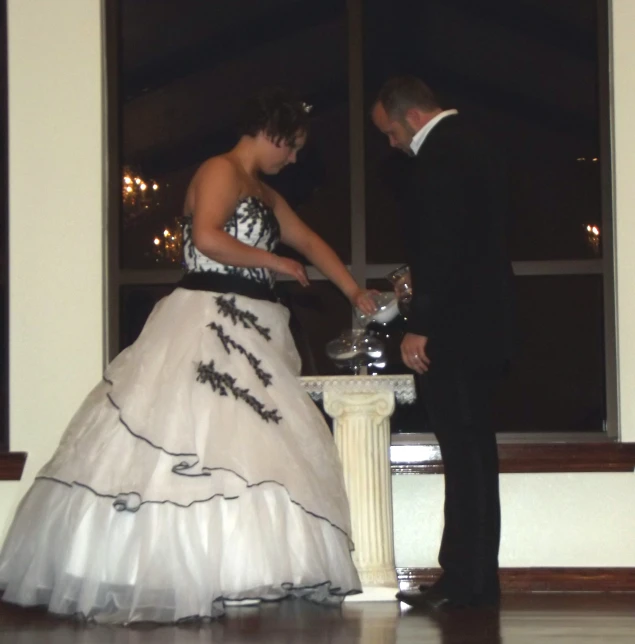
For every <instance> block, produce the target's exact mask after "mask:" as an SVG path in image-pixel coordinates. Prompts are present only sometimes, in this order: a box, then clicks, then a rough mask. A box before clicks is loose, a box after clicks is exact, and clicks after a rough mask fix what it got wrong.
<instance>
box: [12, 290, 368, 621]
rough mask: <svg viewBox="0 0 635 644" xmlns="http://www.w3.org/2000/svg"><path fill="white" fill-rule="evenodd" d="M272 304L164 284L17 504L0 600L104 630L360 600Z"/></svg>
mask: <svg viewBox="0 0 635 644" xmlns="http://www.w3.org/2000/svg"><path fill="white" fill-rule="evenodd" d="M299 369H300V361H299V357H298V353H297V351H296V348H295V345H294V343H293V339H292V337H291V334H290V332H289V329H288V311H287V309H285V308H284V307H283V306H281V305H280V304H276V303H273V302H268V301H263V300H257V299H253V298H248V297H244V296H240V295H231V294H219V293H210V292H205V291H190V290H185V289H181V288H179V289H176V290H175V291H174V292H173V293H172V294H171V295H169V296H168V297H166V298H164V299H163V300H161V301H160V302H159V303H158V304H157V306H156V307H155V308H154V310H153V312H152V314H151V315H150V317H149V319H148V321H147V323H146V325H145V327H144V329H143V331H142V333H141V335H140V337H139V339H138V340H137V341H136V342H135V343H134V344H133V345H132V346H131V347H129V348H128V349H126V350H125V351H123V352H122V353H121V354H120V355H119V356H118V357H117V358H116V359H115V360H114V361H113V362H112V363H111V364H110V365H109V367H108V368H107V370H106V373H105V375H104V379H103V381H102V382H101V383H100V384H98V385H97V386H96V387H95V389H93V391H92V392H91V393H90V394H89V395H88V397H87V398H86V400H85V401H84V403H83V405H82V406H81V407H80V409H79V410H78V412H77V413H76V415H75V416H74V418H73V419H72V420H71V423H70V425H69V427H68V428H67V430H66V432H65V433H64V435H63V437H62V440H61V442H60V445H59V447H58V448H57V450H56V452H55V454H54V455H53V457H52V459H51V460H50V461H49V462H48V463H47V464H46V465H45V466H44V467H43V468H42V470H41V471H40V472H39V474H38V476H37V477H36V480H35V482H34V484H33V486H32V487H31V489H30V490H29V492H28V493H27V494H26V496H25V498H24V499H23V500H22V502H21V504H20V506H19V508H18V511H17V514H16V517H15V519H14V521H13V524H12V526H11V528H10V530H9V534H8V536H7V539H6V541H5V544H4V547H3V549H2V552H1V554H0V589H4V600H5V601H10V602H14V603H18V604H22V605H42V604H44V605H47V606H48V608H49V610H50V611H52V612H54V613H59V614H64V615H79V616H81V617H83V618H87V619H94V620H96V621H100V622H110V623H129V622H134V621H146V620H148V621H157V622H174V621H179V620H185V619H189V618H198V617H210V618H213V617H218V616H220V615H222V614H223V612H224V606H225V604H226V602H227V601H229V600H234V601H236V600H247V599H253V600H264V601H269V600H279V599H282V598H286V597H290V596H302V597H306V598H308V599H311V600H313V601H318V602H327V603H339V602H341V601H342V598H343V597H345V596H346V595H347V594H351V593H355V592H360V587H361V585H360V581H359V578H358V575H357V572H356V570H355V567H354V565H353V562H352V558H351V550H352V547H353V545H352V542H351V539H350V516H349V508H348V501H347V498H346V493H345V489H344V482H343V476H342V471H341V464H340V461H339V458H338V454H337V451H336V448H335V445H334V442H333V440H332V437H331V434H330V432H329V429H328V427H327V425H326V423H325V422H324V419H323V417H322V415H321V414H320V412H319V410H318V409H317V408H316V407H315V405H314V403H313V402H312V401H311V399H310V398H309V397H308V396H307V395H306V394H305V393H304V391H303V390H302V388H301V386H300V384H299V382H298V379H297V377H298V374H299Z"/></svg>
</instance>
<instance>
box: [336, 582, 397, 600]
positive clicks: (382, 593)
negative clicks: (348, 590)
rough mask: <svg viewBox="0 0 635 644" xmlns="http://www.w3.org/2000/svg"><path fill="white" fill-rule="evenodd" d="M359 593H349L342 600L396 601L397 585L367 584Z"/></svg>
mask: <svg viewBox="0 0 635 644" xmlns="http://www.w3.org/2000/svg"><path fill="white" fill-rule="evenodd" d="M362 590H363V591H364V592H362V593H360V594H359V595H349V596H348V597H346V599H345V600H344V601H345V602H346V603H347V604H348V603H358V602H396V601H397V596H396V595H397V593H398V592H399V587H398V586H395V587H394V588H387V587H386V586H367V587H366V588H363V589H362Z"/></svg>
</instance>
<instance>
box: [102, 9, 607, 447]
mask: <svg viewBox="0 0 635 644" xmlns="http://www.w3.org/2000/svg"><path fill="white" fill-rule="evenodd" d="M107 7H108V8H109V11H110V12H111V13H110V24H112V25H115V27H114V30H113V32H112V34H111V36H110V41H111V42H110V43H109V46H110V49H111V51H110V54H109V60H110V64H111V76H110V77H111V83H112V91H111V100H113V99H112V97H113V96H115V95H116V94H117V92H118V98H117V99H116V102H117V105H118V111H119V115H120V116H119V123H118V126H117V128H118V131H119V132H120V134H121V136H120V138H119V139H118V143H119V146H120V149H119V154H118V156H119V157H120V159H121V163H119V162H118V161H116V160H115V161H113V169H112V173H113V176H115V177H117V180H116V182H115V183H116V184H117V185H116V186H115V187H113V188H112V189H113V195H115V192H116V195H115V199H114V201H116V207H114V208H113V210H112V212H113V217H112V218H113V221H111V241H110V249H111V268H110V275H109V279H110V282H111V283H110V292H111V307H110V308H111V333H110V349H109V350H110V354H111V356H112V355H114V354H116V353H117V352H118V351H119V350H121V349H122V348H124V347H125V346H127V345H128V344H130V343H131V342H133V341H134V339H135V338H136V337H137V335H138V333H139V331H140V329H141V327H142V326H143V323H144V321H145V319H146V317H147V315H148V313H149V311H150V310H151V308H152V306H153V305H154V303H155V302H156V301H157V300H158V299H159V298H160V297H162V296H163V295H165V294H167V293H169V292H170V290H171V288H173V286H172V285H173V284H174V283H175V282H176V280H177V279H178V277H179V275H180V268H179V264H180V256H179V252H178V250H179V249H178V242H179V238H178V224H177V221H176V218H177V216H178V215H179V214H180V212H181V207H182V199H183V196H184V191H185V187H186V185H187V182H188V181H189V179H190V177H191V175H192V173H193V172H194V170H195V169H196V167H197V166H198V164H199V163H200V162H202V161H203V160H204V159H206V158H208V157H209V156H211V155H213V154H215V153H218V152H220V151H223V150H225V149H228V148H229V147H230V146H231V145H232V144H233V142H234V137H233V136H232V127H233V124H234V122H233V115H234V114H235V111H236V108H237V107H238V105H239V104H240V102H241V101H242V100H243V99H244V98H245V97H247V96H248V95H250V94H251V93H253V92H254V91H255V90H256V89H258V88H260V87H261V86H263V85H265V84H275V83H278V84H284V85H290V86H292V87H294V88H295V89H297V90H298V91H299V92H301V93H302V94H303V95H304V96H306V97H307V101H308V102H310V103H312V104H313V105H314V112H313V114H314V123H313V132H312V135H311V138H310V144H309V145H308V146H307V148H306V149H305V150H304V151H303V152H302V154H301V159H300V163H298V165H297V166H295V167H293V168H290V169H287V170H286V171H285V172H284V173H282V174H281V175H280V176H279V177H276V178H275V187H276V188H277V189H279V190H280V191H281V192H282V193H283V194H284V195H285V196H286V197H287V198H288V199H289V201H290V202H291V204H292V205H293V206H294V207H295V208H296V209H297V211H298V212H299V213H300V215H301V216H302V217H303V218H304V220H305V221H306V222H307V223H308V224H309V225H310V226H312V227H313V228H314V229H315V230H316V231H317V232H318V233H320V234H321V235H322V236H323V237H324V238H325V239H326V240H327V241H328V242H329V243H330V244H331V245H332V246H333V247H334V248H335V250H336V251H337V252H338V253H339V255H340V256H341V257H342V258H343V260H344V261H345V262H346V263H348V264H349V266H350V267H351V270H352V272H353V274H354V275H355V276H356V278H357V279H358V280H359V281H360V282H366V283H368V284H369V285H372V286H374V287H379V288H381V289H382V290H384V289H387V288H388V287H389V286H388V283H387V282H386V281H385V280H384V279H383V278H384V276H385V275H386V274H387V273H388V272H389V271H390V270H392V269H393V268H395V267H396V266H398V265H399V264H401V263H403V261H404V252H403V248H402V245H401V240H400V237H399V232H398V229H397V228H396V227H395V226H394V225H393V223H392V222H393V221H394V220H393V213H394V210H395V200H394V195H393V194H392V193H391V190H390V181H388V178H389V177H390V176H391V173H393V172H397V173H398V172H399V164H400V163H404V162H407V161H408V160H407V159H406V158H405V157H395V156H394V155H393V154H392V153H391V151H390V149H389V148H388V146H387V145H386V142H385V141H384V140H383V139H382V137H381V135H379V133H377V132H376V131H375V130H374V128H373V126H372V124H370V123H369V119H368V111H369V108H370V104H371V102H372V100H373V99H374V97H375V95H376V91H377V89H378V88H379V85H380V84H381V82H382V81H383V80H385V79H386V78H387V77H388V76H390V75H392V74H394V73H403V72H409V73H414V74H417V75H419V76H420V77H422V78H423V79H425V80H426V81H427V82H429V84H430V85H431V86H432V87H433V88H434V89H435V90H436V91H437V93H438V94H439V96H440V97H441V99H442V102H443V104H444V105H446V106H448V107H450V106H451V107H457V108H458V109H459V110H460V111H462V112H463V113H465V114H468V115H469V116H470V118H472V119H473V120H474V121H475V123H476V125H477V126H478V127H480V128H482V129H483V130H485V131H486V132H487V133H488V135H489V136H490V138H491V139H493V140H494V141H495V142H496V143H497V144H498V145H499V147H500V148H501V149H502V150H503V151H504V153H505V154H506V156H507V159H508V167H509V175H510V188H511V194H512V215H513V219H514V234H513V237H512V240H511V251H512V259H513V261H514V271H515V274H516V281H517V292H518V298H519V314H520V315H519V317H520V329H519V331H520V334H521V338H520V342H519V353H518V356H517V360H516V364H515V368H514V369H513V371H512V374H511V376H510V378H509V380H508V382H507V383H506V384H505V386H504V389H503V390H502V391H501V394H500V405H499V410H500V413H499V416H498V421H497V422H498V426H497V430H498V431H499V432H501V433H506V434H510V433H514V434H522V433H530V434H532V435H535V434H537V433H538V434H540V433H549V435H550V436H552V437H554V436H556V435H557V434H560V433H562V432H566V433H567V436H568V437H569V438H570V437H572V436H574V435H578V434H580V435H581V436H582V437H584V436H590V435H593V436H594V437H595V438H597V437H601V436H603V435H607V436H609V437H611V436H613V437H614V436H616V431H617V427H616V413H615V408H616V390H615V383H614V380H615V369H614V362H615V346H614V344H615V343H614V336H615V333H614V319H613V308H614V307H613V273H612V228H611V212H610V211H611V196H610V184H611V167H610V158H611V155H610V148H609V135H608V130H609V124H608V100H609V97H608V81H607V79H608V26H607V20H608V7H607V2H606V0H575V1H574V2H573V1H567V2H557V3H555V2H552V0H517V1H516V2H509V1H508V0H482V1H481V2H479V3H474V2H473V0H420V1H418V2H413V1H412V0H394V1H393V2H391V3H389V4H387V3H386V2H385V1H383V0H366V1H365V2H363V3H362V2H361V0H351V1H349V2H344V0H322V1H321V2H312V3H307V2H304V1H302V0H267V1H263V0H235V1H233V2H231V3H201V2H198V1H196V0H186V1H184V2H181V3H178V6H177V4H176V3H173V2H170V1H168V0H160V1H158V2H157V1H156V0H153V1H152V2H151V1H150V0H140V1H138V2H134V3H129V2H119V3H109V4H108V5H107ZM113 40H114V43H115V44H114V45H113V42H112V41H113ZM117 43H118V45H119V46H118V47H117V46H115V45H117ZM113 78H118V79H119V83H118V87H115V83H114V81H113V80H112V79H113ZM111 112H114V110H111ZM115 138H116V137H115ZM115 143H117V141H116V140H114V139H113V145H114V144H115ZM115 156H116V155H115ZM113 186H114V183H113ZM313 276H314V277H318V276H317V275H316V274H315V273H313ZM283 291H284V292H285V294H286V295H287V296H288V298H289V302H290V303H291V308H292V313H293V317H294V330H295V332H296V339H297V341H298V346H299V348H300V352H301V354H302V356H303V362H304V369H305V371H306V372H307V373H324V374H326V373H335V369H334V367H333V365H332V364H330V362H329V361H328V359H327V358H326V355H325V352H324V345H325V343H326V342H327V341H328V340H329V339H331V338H332V337H335V336H336V335H337V334H338V333H339V331H341V330H342V329H344V328H346V327H348V326H349V325H350V320H351V318H350V310H349V309H348V307H347V303H346V302H345V301H344V299H343V298H342V297H341V296H339V294H338V293H337V292H336V290H335V289H334V288H333V287H332V286H331V285H329V284H327V283H325V282H324V281H321V280H319V279H317V280H316V281H315V282H314V284H313V286H312V287H311V289H310V290H309V291H302V292H301V293H300V292H299V289H297V288H296V287H295V285H294V284H292V283H285V284H284V285H283ZM397 327H398V324H396V325H395V328H394V329H393V330H392V331H393V340H394V337H395V334H398V328H397ZM392 351H393V353H392V356H393V357H392V359H391V361H390V363H389V365H388V367H387V369H388V370H389V371H393V372H396V371H400V370H402V369H403V367H402V366H401V365H400V364H399V361H398V353H395V351H394V347H393V348H392ZM422 422H423V421H422V413H421V410H420V409H419V408H418V407H413V408H409V409H399V410H398V412H397V414H396V415H395V417H394V418H393V430H394V431H395V432H396V433H404V434H412V433H416V432H420V431H421V430H422V429H425V427H424V426H423V425H422Z"/></svg>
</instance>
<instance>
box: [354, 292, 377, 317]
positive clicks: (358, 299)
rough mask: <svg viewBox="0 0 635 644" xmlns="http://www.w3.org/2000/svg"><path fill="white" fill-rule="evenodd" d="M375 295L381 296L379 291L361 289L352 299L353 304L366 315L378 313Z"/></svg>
mask: <svg viewBox="0 0 635 644" xmlns="http://www.w3.org/2000/svg"><path fill="white" fill-rule="evenodd" d="M374 295H379V291H375V290H369V289H365V288H360V289H359V290H358V291H356V292H355V293H354V294H353V296H352V297H351V303H352V304H353V306H355V307H357V308H358V309H359V310H360V311H361V312H362V313H364V314H365V315H371V314H372V313H375V311H377V304H376V303H375V300H374V299H373V296H374Z"/></svg>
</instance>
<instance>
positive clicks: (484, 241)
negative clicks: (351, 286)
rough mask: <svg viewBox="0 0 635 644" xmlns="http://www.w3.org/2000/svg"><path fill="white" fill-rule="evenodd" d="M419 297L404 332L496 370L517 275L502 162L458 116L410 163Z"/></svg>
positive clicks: (507, 345) (438, 355)
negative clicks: (509, 241) (510, 250)
mask: <svg viewBox="0 0 635 644" xmlns="http://www.w3.org/2000/svg"><path fill="white" fill-rule="evenodd" d="M402 197H403V198H404V200H403V210H404V220H403V223H404V234H405V235H406V240H407V251H408V263H409V265H410V268H411V273H412V282H413V291H414V296H413V300H412V305H411V312H410V315H409V319H408V331H410V332H412V333H416V334H418V335H424V336H427V337H428V338H429V341H428V349H427V352H428V355H429V357H430V359H431V360H432V361H433V362H434V361H435V360H436V361H441V362H444V363H448V362H449V363H451V364H455V363H458V364H459V366H461V367H466V368H468V369H471V370H477V371H479V370H481V369H492V368H493V369H498V368H499V367H501V366H503V365H504V364H505V363H506V362H507V361H508V359H509V358H510V354H511V347H512V335H513V334H512V330H513V296H512V280H513V275H512V271H511V265H510V262H509V258H508V254H507V236H508V229H509V219H510V217H509V207H508V198H507V182H506V172H505V166H504V164H503V163H502V162H501V160H500V159H499V157H498V156H497V154H496V153H495V151H494V149H493V148H492V147H491V146H490V144H489V143H488V142H487V141H486V140H485V138H484V137H482V136H481V134H480V133H479V132H478V130H476V129H472V128H471V127H469V125H468V124H466V123H465V121H464V118H463V117H462V116H461V115H451V116H447V117H445V118H444V119H442V120H441V121H440V122H439V123H437V125H436V126H435V127H434V128H433V129H432V130H431V132H430V133H429V134H428V136H427V138H426V139H425V141H424V143H423V145H422V146H421V148H420V149H419V152H418V154H417V156H416V157H415V158H414V159H411V160H410V168H409V171H408V177H407V181H406V187H405V191H404V193H403V194H402Z"/></svg>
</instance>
